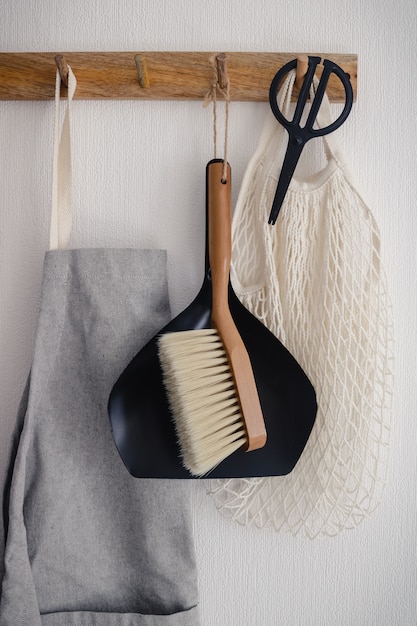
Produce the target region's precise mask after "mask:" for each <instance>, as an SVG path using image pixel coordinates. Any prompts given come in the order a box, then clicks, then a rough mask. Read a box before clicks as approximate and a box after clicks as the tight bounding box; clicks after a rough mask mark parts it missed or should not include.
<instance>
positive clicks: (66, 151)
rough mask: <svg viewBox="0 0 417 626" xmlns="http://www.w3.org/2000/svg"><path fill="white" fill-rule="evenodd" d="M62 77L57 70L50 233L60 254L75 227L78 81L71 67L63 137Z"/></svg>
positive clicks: (53, 247)
mask: <svg viewBox="0 0 417 626" xmlns="http://www.w3.org/2000/svg"><path fill="white" fill-rule="evenodd" d="M60 87H61V76H60V74H59V72H58V70H57V73H56V83H55V131H54V157H53V172H52V211H51V225H50V233H49V249H50V250H61V249H65V248H67V247H68V243H69V238H70V234H71V225H72V207H71V186H72V169H71V127H70V114H71V102H72V99H73V97H74V93H75V90H76V87H77V81H76V79H75V76H74V74H73V72H72V70H71V68H70V67H68V101H67V108H66V111H65V116H64V120H63V123H62V129H61V136H60V132H59V127H60V121H61V111H60V108H61V107H60V104H61V101H60Z"/></svg>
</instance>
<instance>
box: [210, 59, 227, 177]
mask: <svg viewBox="0 0 417 626" xmlns="http://www.w3.org/2000/svg"><path fill="white" fill-rule="evenodd" d="M210 63H211V64H212V66H213V82H212V84H211V87H210V89H209V91H208V92H207V94H206V96H205V98H204V106H205V107H207V106H209V104H210V103H211V102H212V103H213V144H214V158H215V159H216V158H217V97H218V95H220V96H221V97H222V98H223V99H224V101H225V128H224V148H223V172H222V182H226V181H227V147H228V129H229V105H230V81H229V78H228V76H227V71H226V55H225V54H224V53H222V54H218V55H217V56H213V57H211V58H210Z"/></svg>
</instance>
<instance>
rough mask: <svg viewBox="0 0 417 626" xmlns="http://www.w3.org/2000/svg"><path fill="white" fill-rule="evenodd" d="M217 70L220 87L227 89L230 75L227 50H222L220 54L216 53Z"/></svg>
mask: <svg viewBox="0 0 417 626" xmlns="http://www.w3.org/2000/svg"><path fill="white" fill-rule="evenodd" d="M216 71H217V84H218V86H219V89H227V87H228V85H229V77H228V75H227V54H226V53H225V52H220V54H218V55H216Z"/></svg>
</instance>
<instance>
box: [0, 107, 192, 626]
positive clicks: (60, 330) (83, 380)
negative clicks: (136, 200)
mask: <svg viewBox="0 0 417 626" xmlns="http://www.w3.org/2000/svg"><path fill="white" fill-rule="evenodd" d="M67 111H68V108H67ZM167 291H168V290H167V280H166V253H165V251H161V250H118V249H114V250H107V249H106V250H104V249H96V250H94V249H85V250H51V251H49V252H47V254H46V257H45V268H44V278H43V285H42V299H41V310H40V315H39V323H38V329H37V335H36V343H35V349H34V357H33V364H32V369H31V375H30V381H29V388H28V393H27V394H25V398H26V400H25V407H24V408H25V416H24V424H23V430H22V433H21V436H20V441H19V445H18V449H17V453H16V457H15V461H14V468H13V475H12V482H11V490H10V502H9V507H8V532H7V541H6V553H5V575H4V579H3V585H2V596H1V601H0V626H18V625H19V626H95V625H100V626H102V625H103V626H113V625H114V626H116V625H117V626H136V625H137V626H151V625H152V626H163V625H165V624H166V625H167V626H180V625H181V626H188V625H189V626H198V624H199V623H200V622H199V615H198V608H197V601H198V600H197V574H196V565H195V558H194V549H193V539H192V529H191V519H190V510H189V487H188V482H187V481H175V480H170V481H164V480H156V479H136V478H133V477H132V476H131V475H130V474H129V473H128V471H127V470H126V468H125V467H124V465H123V462H122V460H121V459H120V457H119V454H118V452H117V450H116V447H115V444H114V441H113V438H112V434H111V431H110V426H109V419H108V414H107V400H108V396H109V393H110V390H111V388H112V386H113V384H114V382H115V380H116V379H117V377H118V376H119V374H120V372H121V371H123V369H124V367H125V366H126V364H127V363H129V361H130V360H131V359H132V358H133V356H134V355H135V354H136V353H137V352H138V350H140V348H141V347H142V346H143V345H144V344H145V343H146V342H147V341H148V340H149V339H150V338H151V337H152V336H153V335H154V334H155V333H156V332H157V331H158V330H159V329H160V328H162V327H163V326H164V325H165V324H166V323H167V321H168V320H169V315H170V313H169V304H168V296H167Z"/></svg>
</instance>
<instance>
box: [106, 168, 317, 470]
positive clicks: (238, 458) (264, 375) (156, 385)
mask: <svg viewBox="0 0 417 626" xmlns="http://www.w3.org/2000/svg"><path fill="white" fill-rule="evenodd" d="M219 161H220V160H219V159H215V160H214V161H211V162H210V163H213V162H219ZM210 163H209V165H210ZM229 307H230V311H231V313H232V317H233V320H234V322H235V324H236V326H237V329H238V331H239V333H240V335H241V337H242V339H243V341H244V343H245V345H246V349H247V351H248V354H249V357H250V359H251V363H252V369H253V372H254V376H255V381H256V385H257V388H258V393H259V399H260V403H261V407H262V412H263V415H264V420H265V425H266V430H267V437H268V438H267V443H266V445H265V446H264V447H263V448H261V449H259V450H254V451H252V452H244V451H242V450H238V451H237V452H235V453H234V454H232V455H231V456H229V457H228V458H227V459H225V460H224V461H223V462H222V463H221V464H220V465H218V466H217V467H216V468H215V469H213V470H212V471H211V472H210V474H209V477H210V478H242V477H249V476H279V475H284V474H288V473H289V472H290V471H291V470H292V469H293V467H294V466H295V464H296V462H297V461H298V459H299V457H300V455H301V453H302V451H303V449H304V446H305V444H306V442H307V439H308V437H309V435H310V432H311V429H312V427H313V424H314V420H315V417H316V412H317V404H316V396H315V392H314V389H313V387H312V385H311V383H310V381H309V379H308V378H307V376H306V374H305V373H304V371H303V370H302V369H301V367H300V365H299V364H298V363H297V361H296V360H295V359H294V357H293V356H292V355H291V354H290V353H289V352H288V350H287V349H286V348H285V347H284V346H283V345H282V344H281V343H280V341H278V339H277V338H276V337H275V336H274V335H273V334H272V333H271V332H270V331H269V330H268V329H267V328H266V327H265V326H264V325H263V324H262V323H261V322H260V321H259V320H257V319H256V318H255V317H254V316H253V315H252V314H251V313H250V312H249V311H248V310H247V309H246V308H245V307H244V306H243V305H242V304H241V303H240V301H239V300H238V298H237V296H236V294H235V293H234V291H233V289H232V286H231V285H230V283H229ZM210 318H211V278H210V268H209V264H208V253H207V245H206V267H205V275H204V280H203V284H202V286H201V289H200V291H199V293H198V295H197V296H196V298H195V299H194V300H193V302H192V303H191V304H190V305H189V306H188V307H187V308H186V309H185V310H184V311H183V312H182V313H180V315H178V316H177V317H176V318H175V319H173V320H172V321H171V322H170V323H169V324H167V325H166V326H165V327H164V328H163V329H162V330H161V331H160V333H158V335H160V334H163V333H167V332H177V331H182V330H191V329H197V328H209V327H210ZM158 335H157V336H155V337H154V338H153V339H151V341H149V342H148V343H147V344H146V345H145V346H144V348H142V350H141V351H140V352H139V353H138V354H137V355H136V356H135V357H134V359H133V360H132V361H131V362H130V364H129V365H128V366H127V368H126V369H125V370H124V372H123V373H122V374H121V376H120V378H119V379H118V381H117V382H116V384H115V385H114V387H113V390H112V392H111V395H110V399H109V416H110V422H111V427H112V432H113V437H114V440H115V443H116V446H117V448H118V450H119V453H120V455H121V457H122V459H123V462H124V464H125V465H126V467H127V469H128V470H129V472H130V473H131V474H132V475H133V476H135V477H137V478H195V477H194V476H192V475H191V474H190V473H189V472H188V470H186V469H185V468H184V467H183V465H182V462H181V459H180V456H179V446H178V444H177V440H176V433H175V426H174V422H173V418H172V416H171V413H170V409H169V406H168V400H167V396H166V393H165V388H164V385H163V382H162V371H161V367H160V362H159V357H158V344H157V342H158Z"/></svg>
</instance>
